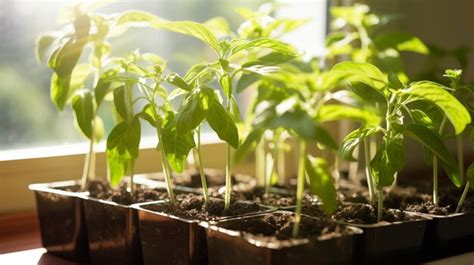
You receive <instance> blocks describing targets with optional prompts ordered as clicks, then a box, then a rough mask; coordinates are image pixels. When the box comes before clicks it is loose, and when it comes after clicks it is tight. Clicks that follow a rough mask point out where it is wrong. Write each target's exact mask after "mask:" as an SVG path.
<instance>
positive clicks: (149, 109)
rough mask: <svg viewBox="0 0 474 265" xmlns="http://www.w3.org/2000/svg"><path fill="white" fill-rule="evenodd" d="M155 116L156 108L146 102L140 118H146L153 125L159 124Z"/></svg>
mask: <svg viewBox="0 0 474 265" xmlns="http://www.w3.org/2000/svg"><path fill="white" fill-rule="evenodd" d="M155 116H156V115H155V110H154V108H153V106H152V105H151V104H146V105H145V107H143V109H142V111H141V112H140V118H142V119H144V120H146V121H147V122H148V123H150V125H151V126H153V127H157V126H159V123H158V121H157V120H156V118H155Z"/></svg>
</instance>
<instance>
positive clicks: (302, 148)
mask: <svg viewBox="0 0 474 265" xmlns="http://www.w3.org/2000/svg"><path fill="white" fill-rule="evenodd" d="M298 152H299V155H298V184H297V185H298V186H297V188H296V212H295V222H294V224H293V237H298V234H299V230H300V222H301V208H302V203H303V194H304V181H305V166H306V165H305V161H306V142H305V141H304V140H302V139H300V140H299V148H298Z"/></svg>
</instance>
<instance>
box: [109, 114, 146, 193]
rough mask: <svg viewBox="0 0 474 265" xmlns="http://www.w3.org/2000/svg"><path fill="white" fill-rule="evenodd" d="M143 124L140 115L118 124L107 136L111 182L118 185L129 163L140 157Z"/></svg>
mask: <svg viewBox="0 0 474 265" xmlns="http://www.w3.org/2000/svg"><path fill="white" fill-rule="evenodd" d="M140 136H141V126H140V120H139V119H138V115H136V116H134V117H133V118H132V119H131V120H130V121H123V122H121V123H119V124H117V125H116V126H115V127H114V128H113V129H112V131H111V132H110V134H109V137H108V138H107V163H108V165H109V178H110V181H111V184H112V185H113V186H116V185H117V184H118V183H120V181H121V180H122V179H123V176H124V175H125V174H126V172H127V168H128V165H129V164H130V163H131V161H133V160H135V159H136V158H137V157H138V153H139V146H140Z"/></svg>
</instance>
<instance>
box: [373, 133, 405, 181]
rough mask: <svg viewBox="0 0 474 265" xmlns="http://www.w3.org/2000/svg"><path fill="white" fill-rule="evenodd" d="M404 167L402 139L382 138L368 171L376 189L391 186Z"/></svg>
mask: <svg viewBox="0 0 474 265" xmlns="http://www.w3.org/2000/svg"><path fill="white" fill-rule="evenodd" d="M404 165H405V148H404V147H403V140H402V139H399V138H397V139H387V138H384V142H383V144H382V145H381V146H380V147H379V149H378V151H377V153H376V154H375V156H374V158H373V159H372V161H370V171H371V173H372V176H374V179H375V184H376V185H377V188H378V189H381V188H383V187H387V186H390V185H392V183H393V181H394V180H395V174H396V173H397V172H399V171H400V170H401V169H402V168H403V167H404Z"/></svg>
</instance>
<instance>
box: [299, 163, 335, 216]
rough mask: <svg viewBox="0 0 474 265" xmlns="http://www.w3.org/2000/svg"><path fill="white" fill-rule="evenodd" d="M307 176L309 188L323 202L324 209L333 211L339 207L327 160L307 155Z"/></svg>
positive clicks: (328, 212)
mask: <svg viewBox="0 0 474 265" xmlns="http://www.w3.org/2000/svg"><path fill="white" fill-rule="evenodd" d="M306 176H307V177H308V181H309V190H310V191H311V193H312V194H314V195H316V196H318V197H319V198H320V199H321V201H322V202H323V208H324V211H325V212H326V213H327V214H331V213H333V212H334V211H335V210H336V208H337V194H336V188H335V187H334V180H333V178H332V176H331V173H330V171H329V167H328V165H327V163H326V161H325V160H324V159H322V158H313V157H311V156H307V157H306Z"/></svg>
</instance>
